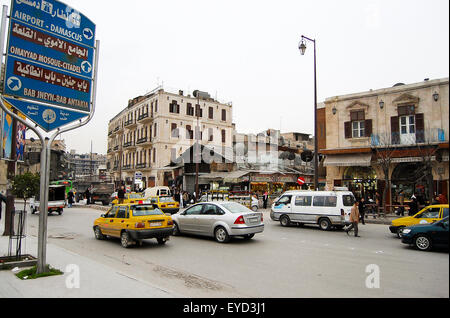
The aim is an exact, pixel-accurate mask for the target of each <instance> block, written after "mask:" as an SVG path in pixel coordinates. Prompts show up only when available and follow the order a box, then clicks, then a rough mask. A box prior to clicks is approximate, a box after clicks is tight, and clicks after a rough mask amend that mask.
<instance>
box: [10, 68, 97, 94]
mask: <svg viewBox="0 0 450 318" xmlns="http://www.w3.org/2000/svg"><path fill="white" fill-rule="evenodd" d="M14 74H15V75H18V76H23V77H26V78H31V79H34V80H38V81H41V82H45V83H49V84H52V85H58V86H61V87H67V88H70V89H73V90H76V91H80V92H84V93H88V92H89V89H90V83H89V81H86V80H83V79H80V78H76V77H73V76H70V75H64V74H61V73H58V72H54V71H51V70H48V69H46V68H43V67H38V66H34V65H31V64H27V63H24V62H19V61H15V62H14Z"/></svg>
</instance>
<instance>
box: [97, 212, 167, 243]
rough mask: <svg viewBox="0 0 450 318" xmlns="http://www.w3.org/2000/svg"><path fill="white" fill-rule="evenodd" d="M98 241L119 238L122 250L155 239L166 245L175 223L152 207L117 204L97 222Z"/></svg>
mask: <svg viewBox="0 0 450 318" xmlns="http://www.w3.org/2000/svg"><path fill="white" fill-rule="evenodd" d="M93 229H94V234H95V238H96V239H97V240H104V239H106V238H107V237H116V238H120V243H121V245H122V247H124V248H128V247H130V246H132V245H136V244H139V245H142V240H146V239H153V238H156V239H157V241H158V244H160V245H163V244H165V243H166V242H167V241H168V240H169V239H170V236H171V235H172V234H173V220H172V217H171V216H169V215H166V214H164V213H163V212H162V211H161V210H159V209H158V208H157V207H156V206H153V205H152V204H118V205H114V206H113V207H112V208H111V209H110V210H109V211H108V212H107V213H106V214H104V215H102V216H101V217H100V218H98V219H97V220H95V221H94V226H93Z"/></svg>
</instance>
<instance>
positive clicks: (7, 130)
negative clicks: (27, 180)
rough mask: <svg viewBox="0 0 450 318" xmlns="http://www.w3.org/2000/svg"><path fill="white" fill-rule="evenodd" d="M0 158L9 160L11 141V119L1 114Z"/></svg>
mask: <svg viewBox="0 0 450 318" xmlns="http://www.w3.org/2000/svg"><path fill="white" fill-rule="evenodd" d="M3 114H4V115H3V127H2V128H3V135H2V158H4V159H11V154H12V153H11V145H12V139H13V119H12V117H11V116H9V115H8V114H6V113H3Z"/></svg>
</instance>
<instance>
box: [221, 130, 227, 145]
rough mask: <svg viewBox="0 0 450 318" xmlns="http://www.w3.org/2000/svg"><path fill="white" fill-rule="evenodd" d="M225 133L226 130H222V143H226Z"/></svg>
mask: <svg viewBox="0 0 450 318" xmlns="http://www.w3.org/2000/svg"><path fill="white" fill-rule="evenodd" d="M226 135H227V132H226V130H222V142H223V143H225V142H226V141H227V136H226Z"/></svg>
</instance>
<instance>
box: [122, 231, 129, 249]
mask: <svg viewBox="0 0 450 318" xmlns="http://www.w3.org/2000/svg"><path fill="white" fill-rule="evenodd" d="M131 243H132V240H131V238H130V235H129V234H128V232H122V234H121V235H120V244H121V245H122V247H123V248H128V247H130V245H131Z"/></svg>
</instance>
